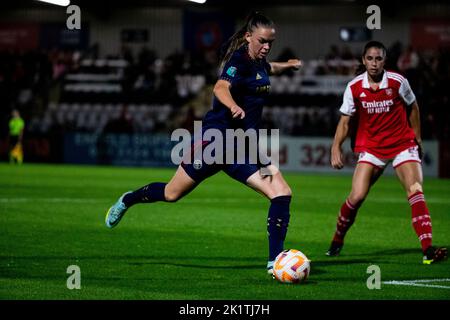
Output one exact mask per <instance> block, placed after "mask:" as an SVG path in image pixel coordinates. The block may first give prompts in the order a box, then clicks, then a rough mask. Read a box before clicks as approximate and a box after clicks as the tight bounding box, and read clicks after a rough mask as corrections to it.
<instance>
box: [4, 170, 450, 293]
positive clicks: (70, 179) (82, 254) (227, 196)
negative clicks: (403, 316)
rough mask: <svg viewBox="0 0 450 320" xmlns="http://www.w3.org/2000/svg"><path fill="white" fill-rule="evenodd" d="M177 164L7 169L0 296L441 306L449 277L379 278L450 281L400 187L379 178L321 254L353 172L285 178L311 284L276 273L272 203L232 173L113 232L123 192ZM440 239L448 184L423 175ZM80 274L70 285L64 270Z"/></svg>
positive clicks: (166, 174)
mask: <svg viewBox="0 0 450 320" xmlns="http://www.w3.org/2000/svg"><path fill="white" fill-rule="evenodd" d="M173 172H174V170H173V169H151V168H117V167H89V166H67V165H33V164H24V165H22V166H10V165H8V164H0V225H1V232H0V270H1V272H0V298H1V299H156V300H163V299H164V300H165V299H170V300H178V299H262V300H265V299H271V300H272V299H274V300H275V299H287V300H291V299H292V300H303V299H321V300H324V299H445V300H448V299H449V298H450V290H449V289H450V280H447V281H442V282H431V283H426V285H438V286H443V287H444V288H441V287H417V286H404V285H401V286H400V285H389V284H382V285H381V289H380V290H369V289H368V288H367V286H366V281H367V278H368V277H369V276H370V274H368V273H367V268H368V267H369V266H370V265H378V266H379V267H380V270H381V280H382V281H391V280H417V279H449V278H450V268H449V262H448V261H446V262H444V263H441V264H435V265H430V266H425V265H422V264H421V259H422V254H421V250H420V245H419V241H418V240H417V237H416V235H415V233H414V231H413V229H412V226H411V218H410V216H411V214H410V208H409V205H408V202H407V200H406V197H405V194H404V191H403V190H402V188H401V186H400V184H399V182H398V181H397V180H396V178H395V177H389V176H385V177H382V178H381V179H380V180H379V181H378V183H377V184H376V186H375V187H374V188H373V190H372V192H371V193H370V195H369V197H368V198H367V200H366V202H365V204H364V206H363V207H362V208H361V209H360V212H359V215H358V218H357V221H356V222H355V225H354V226H353V228H352V229H351V230H350V232H349V234H348V236H347V239H346V245H345V247H344V249H343V251H342V254H341V256H340V257H338V258H328V257H325V255H324V253H325V251H326V250H327V248H328V245H329V242H330V240H331V237H332V235H333V232H334V229H335V223H336V218H337V212H338V209H339V207H340V205H341V204H342V202H343V200H344V199H345V197H346V195H347V193H348V191H349V188H350V183H351V178H350V176H333V175H312V174H311V175H307V174H285V178H286V180H287V181H288V182H289V184H290V185H291V187H292V190H293V193H294V197H293V202H292V205H291V215H292V217H291V222H290V226H289V232H288V236H287V239H286V243H285V247H286V248H296V249H299V250H301V251H303V252H304V253H305V254H306V255H307V256H308V257H309V258H310V259H311V260H312V271H311V275H310V279H309V281H308V282H307V283H305V284H302V285H284V284H280V283H278V282H276V281H274V280H272V279H270V277H268V276H267V275H266V272H265V264H266V258H267V240H266V237H267V236H266V217H267V209H268V201H267V200H266V199H264V198H263V197H261V196H260V195H259V194H257V193H256V192H254V191H252V190H251V189H249V188H246V187H245V186H243V185H241V184H240V183H238V182H236V181H233V180H231V179H230V178H229V177H228V176H226V175H225V174H222V173H219V174H218V175H216V176H214V177H212V178H210V179H208V180H207V181H205V182H204V183H202V184H201V185H200V186H199V187H198V188H197V189H196V190H194V191H193V192H192V193H191V194H189V195H188V196H187V197H186V198H184V199H182V200H180V201H179V202H177V203H156V204H141V205H137V206H135V207H133V208H132V209H131V210H130V211H129V212H128V213H127V215H126V216H125V217H124V219H123V220H122V222H121V223H120V225H119V226H117V227H116V228H114V229H112V230H111V229H108V228H106V227H105V225H104V216H105V212H106V210H107V209H108V207H109V206H110V205H111V204H112V203H114V202H115V201H116V199H117V198H118V197H119V196H120V195H121V194H122V193H123V192H124V191H127V190H133V189H136V188H137V187H140V186H142V185H145V184H148V183H149V182H154V181H168V179H170V177H171V176H172V174H173ZM424 187H425V195H426V199H427V203H428V207H429V209H430V211H431V216H432V221H433V235H434V243H435V244H437V245H446V246H449V245H450V216H449V214H450V197H449V195H450V181H449V180H439V179H430V178H428V179H426V180H425V185H424ZM70 265H77V266H79V267H80V270H81V289H80V290H69V289H68V288H67V286H66V281H67V279H68V277H69V276H70V274H68V273H66V271H67V268H68V266H70Z"/></svg>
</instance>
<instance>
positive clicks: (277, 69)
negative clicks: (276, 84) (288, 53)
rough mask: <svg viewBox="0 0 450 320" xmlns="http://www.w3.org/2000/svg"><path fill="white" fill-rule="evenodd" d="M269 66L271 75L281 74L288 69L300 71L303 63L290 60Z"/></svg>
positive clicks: (297, 60) (271, 63)
mask: <svg viewBox="0 0 450 320" xmlns="http://www.w3.org/2000/svg"><path fill="white" fill-rule="evenodd" d="M269 64H270V74H279V73H281V72H283V71H284V70H288V69H293V70H298V69H300V67H301V66H302V65H303V62H302V61H301V60H299V59H289V60H288V61H287V62H269Z"/></svg>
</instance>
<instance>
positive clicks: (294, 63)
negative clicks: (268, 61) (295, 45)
mask: <svg viewBox="0 0 450 320" xmlns="http://www.w3.org/2000/svg"><path fill="white" fill-rule="evenodd" d="M288 64H289V65H290V66H291V68H292V69H294V70H298V69H300V67H302V66H303V61H301V60H299V59H289V60H288Z"/></svg>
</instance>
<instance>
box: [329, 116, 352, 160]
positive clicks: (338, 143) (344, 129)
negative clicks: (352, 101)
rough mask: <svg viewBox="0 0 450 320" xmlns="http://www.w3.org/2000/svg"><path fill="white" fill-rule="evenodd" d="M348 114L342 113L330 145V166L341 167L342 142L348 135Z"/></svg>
mask: <svg viewBox="0 0 450 320" xmlns="http://www.w3.org/2000/svg"><path fill="white" fill-rule="evenodd" d="M349 123H350V116H348V115H345V114H342V115H341V118H340V119H339V123H338V125H337V128H336V133H335V135H334V140H333V145H332V146H331V166H332V167H333V168H335V169H342V168H343V167H344V161H343V159H342V144H343V143H344V141H345V139H346V138H347V136H348V130H349Z"/></svg>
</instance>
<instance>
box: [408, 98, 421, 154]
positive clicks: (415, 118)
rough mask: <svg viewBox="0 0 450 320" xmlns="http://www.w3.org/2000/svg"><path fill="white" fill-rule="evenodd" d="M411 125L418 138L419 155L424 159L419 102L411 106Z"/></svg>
mask: <svg viewBox="0 0 450 320" xmlns="http://www.w3.org/2000/svg"><path fill="white" fill-rule="evenodd" d="M409 123H410V125H411V128H412V129H413V131H414V134H415V136H416V142H417V144H418V145H419V154H420V157H421V158H422V152H423V147H422V135H421V131H420V112H419V105H418V104H417V101H414V102H413V104H412V105H411V113H410V114H409Z"/></svg>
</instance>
